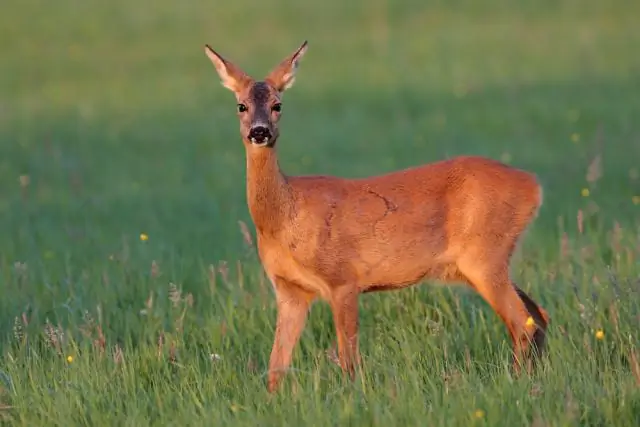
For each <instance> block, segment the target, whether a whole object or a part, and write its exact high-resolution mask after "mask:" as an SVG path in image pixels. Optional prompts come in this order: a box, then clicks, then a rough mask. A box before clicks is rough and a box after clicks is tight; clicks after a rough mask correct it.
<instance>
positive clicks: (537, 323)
mask: <svg viewBox="0 0 640 427" xmlns="http://www.w3.org/2000/svg"><path fill="white" fill-rule="evenodd" d="M461 272H462V273H463V274H464V275H465V276H466V277H467V279H468V281H469V283H470V284H471V285H472V286H473V287H474V288H475V289H476V291H477V292H478V293H479V294H480V295H481V296H482V297H483V299H484V300H485V301H486V302H487V303H488V304H489V305H490V306H491V308H493V310H494V311H495V312H496V313H497V314H498V316H499V317H500V318H501V319H502V321H503V322H504V324H505V326H506V327H507V329H508V331H509V335H510V336H511V341H512V343H513V355H514V361H513V368H514V370H515V371H516V372H519V371H520V367H521V365H522V364H523V363H524V362H525V361H527V362H528V361H529V359H530V350H531V348H530V345H531V343H533V344H534V345H535V344H537V343H536V341H538V342H540V343H543V342H544V330H545V328H546V321H545V320H544V315H543V314H542V313H543V312H542V311H540V313H541V314H540V315H539V316H536V315H535V313H530V312H529V309H528V307H527V303H526V302H529V301H530V302H532V303H533V301H531V299H530V298H529V297H528V296H527V297H526V298H527V299H526V300H525V298H523V297H521V296H520V294H519V293H518V292H517V290H516V289H517V288H516V287H515V286H514V285H513V284H512V283H511V281H510V280H509V275H508V272H507V269H506V268H504V269H500V271H499V272H497V273H493V274H488V273H486V272H483V271H478V270H467V271H465V270H464V269H461ZM522 294H524V293H523V292H522ZM524 295H525V296H526V294H524ZM533 306H535V307H538V306H537V305H536V304H535V303H533ZM545 314H546V313H545ZM530 317H531V318H532V319H533V322H531V320H529V318H530Z"/></svg>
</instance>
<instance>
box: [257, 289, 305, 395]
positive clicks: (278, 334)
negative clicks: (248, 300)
mask: <svg viewBox="0 0 640 427" xmlns="http://www.w3.org/2000/svg"><path fill="white" fill-rule="evenodd" d="M274 288H275V291H276V303H277V310H278V315H277V316H278V317H277V320H276V331H275V338H274V340H273V348H272V349H271V357H270V359H269V379H268V391H269V392H270V393H273V392H274V391H275V390H276V389H277V388H278V385H279V383H280V379H281V378H282V375H283V374H284V371H285V370H286V369H287V368H288V367H289V365H290V364H291V356H292V354H293V349H294V348H295V346H296V344H297V343H298V341H299V339H300V335H301V334H302V330H303V329H304V326H305V323H306V320H307V313H308V311H309V306H310V304H311V301H313V295H312V294H310V293H308V292H305V291H303V290H301V289H300V288H297V287H294V286H292V285H290V284H288V283H286V282H284V281H276V282H274Z"/></svg>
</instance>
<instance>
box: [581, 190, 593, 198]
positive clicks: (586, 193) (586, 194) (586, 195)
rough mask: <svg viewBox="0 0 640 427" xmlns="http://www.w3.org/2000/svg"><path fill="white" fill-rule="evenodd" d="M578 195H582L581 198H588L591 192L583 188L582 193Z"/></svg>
mask: <svg viewBox="0 0 640 427" xmlns="http://www.w3.org/2000/svg"><path fill="white" fill-rule="evenodd" d="M580 194H581V195H582V197H589V194H591V192H590V191H589V189H588V188H583V189H582V191H580Z"/></svg>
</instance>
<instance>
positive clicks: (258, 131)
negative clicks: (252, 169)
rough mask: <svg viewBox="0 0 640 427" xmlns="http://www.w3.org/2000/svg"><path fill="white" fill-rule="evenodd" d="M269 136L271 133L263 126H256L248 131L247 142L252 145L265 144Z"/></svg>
mask: <svg viewBox="0 0 640 427" xmlns="http://www.w3.org/2000/svg"><path fill="white" fill-rule="evenodd" d="M271 136H272V135H271V131H270V130H269V128H268V127H266V126H264V125H256V126H253V127H252V128H251V130H249V141H251V142H253V143H254V144H267V143H268V142H269V140H270V139H271Z"/></svg>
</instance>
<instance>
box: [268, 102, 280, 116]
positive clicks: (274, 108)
mask: <svg viewBox="0 0 640 427" xmlns="http://www.w3.org/2000/svg"><path fill="white" fill-rule="evenodd" d="M271 110H272V111H275V112H277V113H279V112H280V111H282V104H281V103H279V102H278V103H277V104H274V105H273V107H271Z"/></svg>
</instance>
